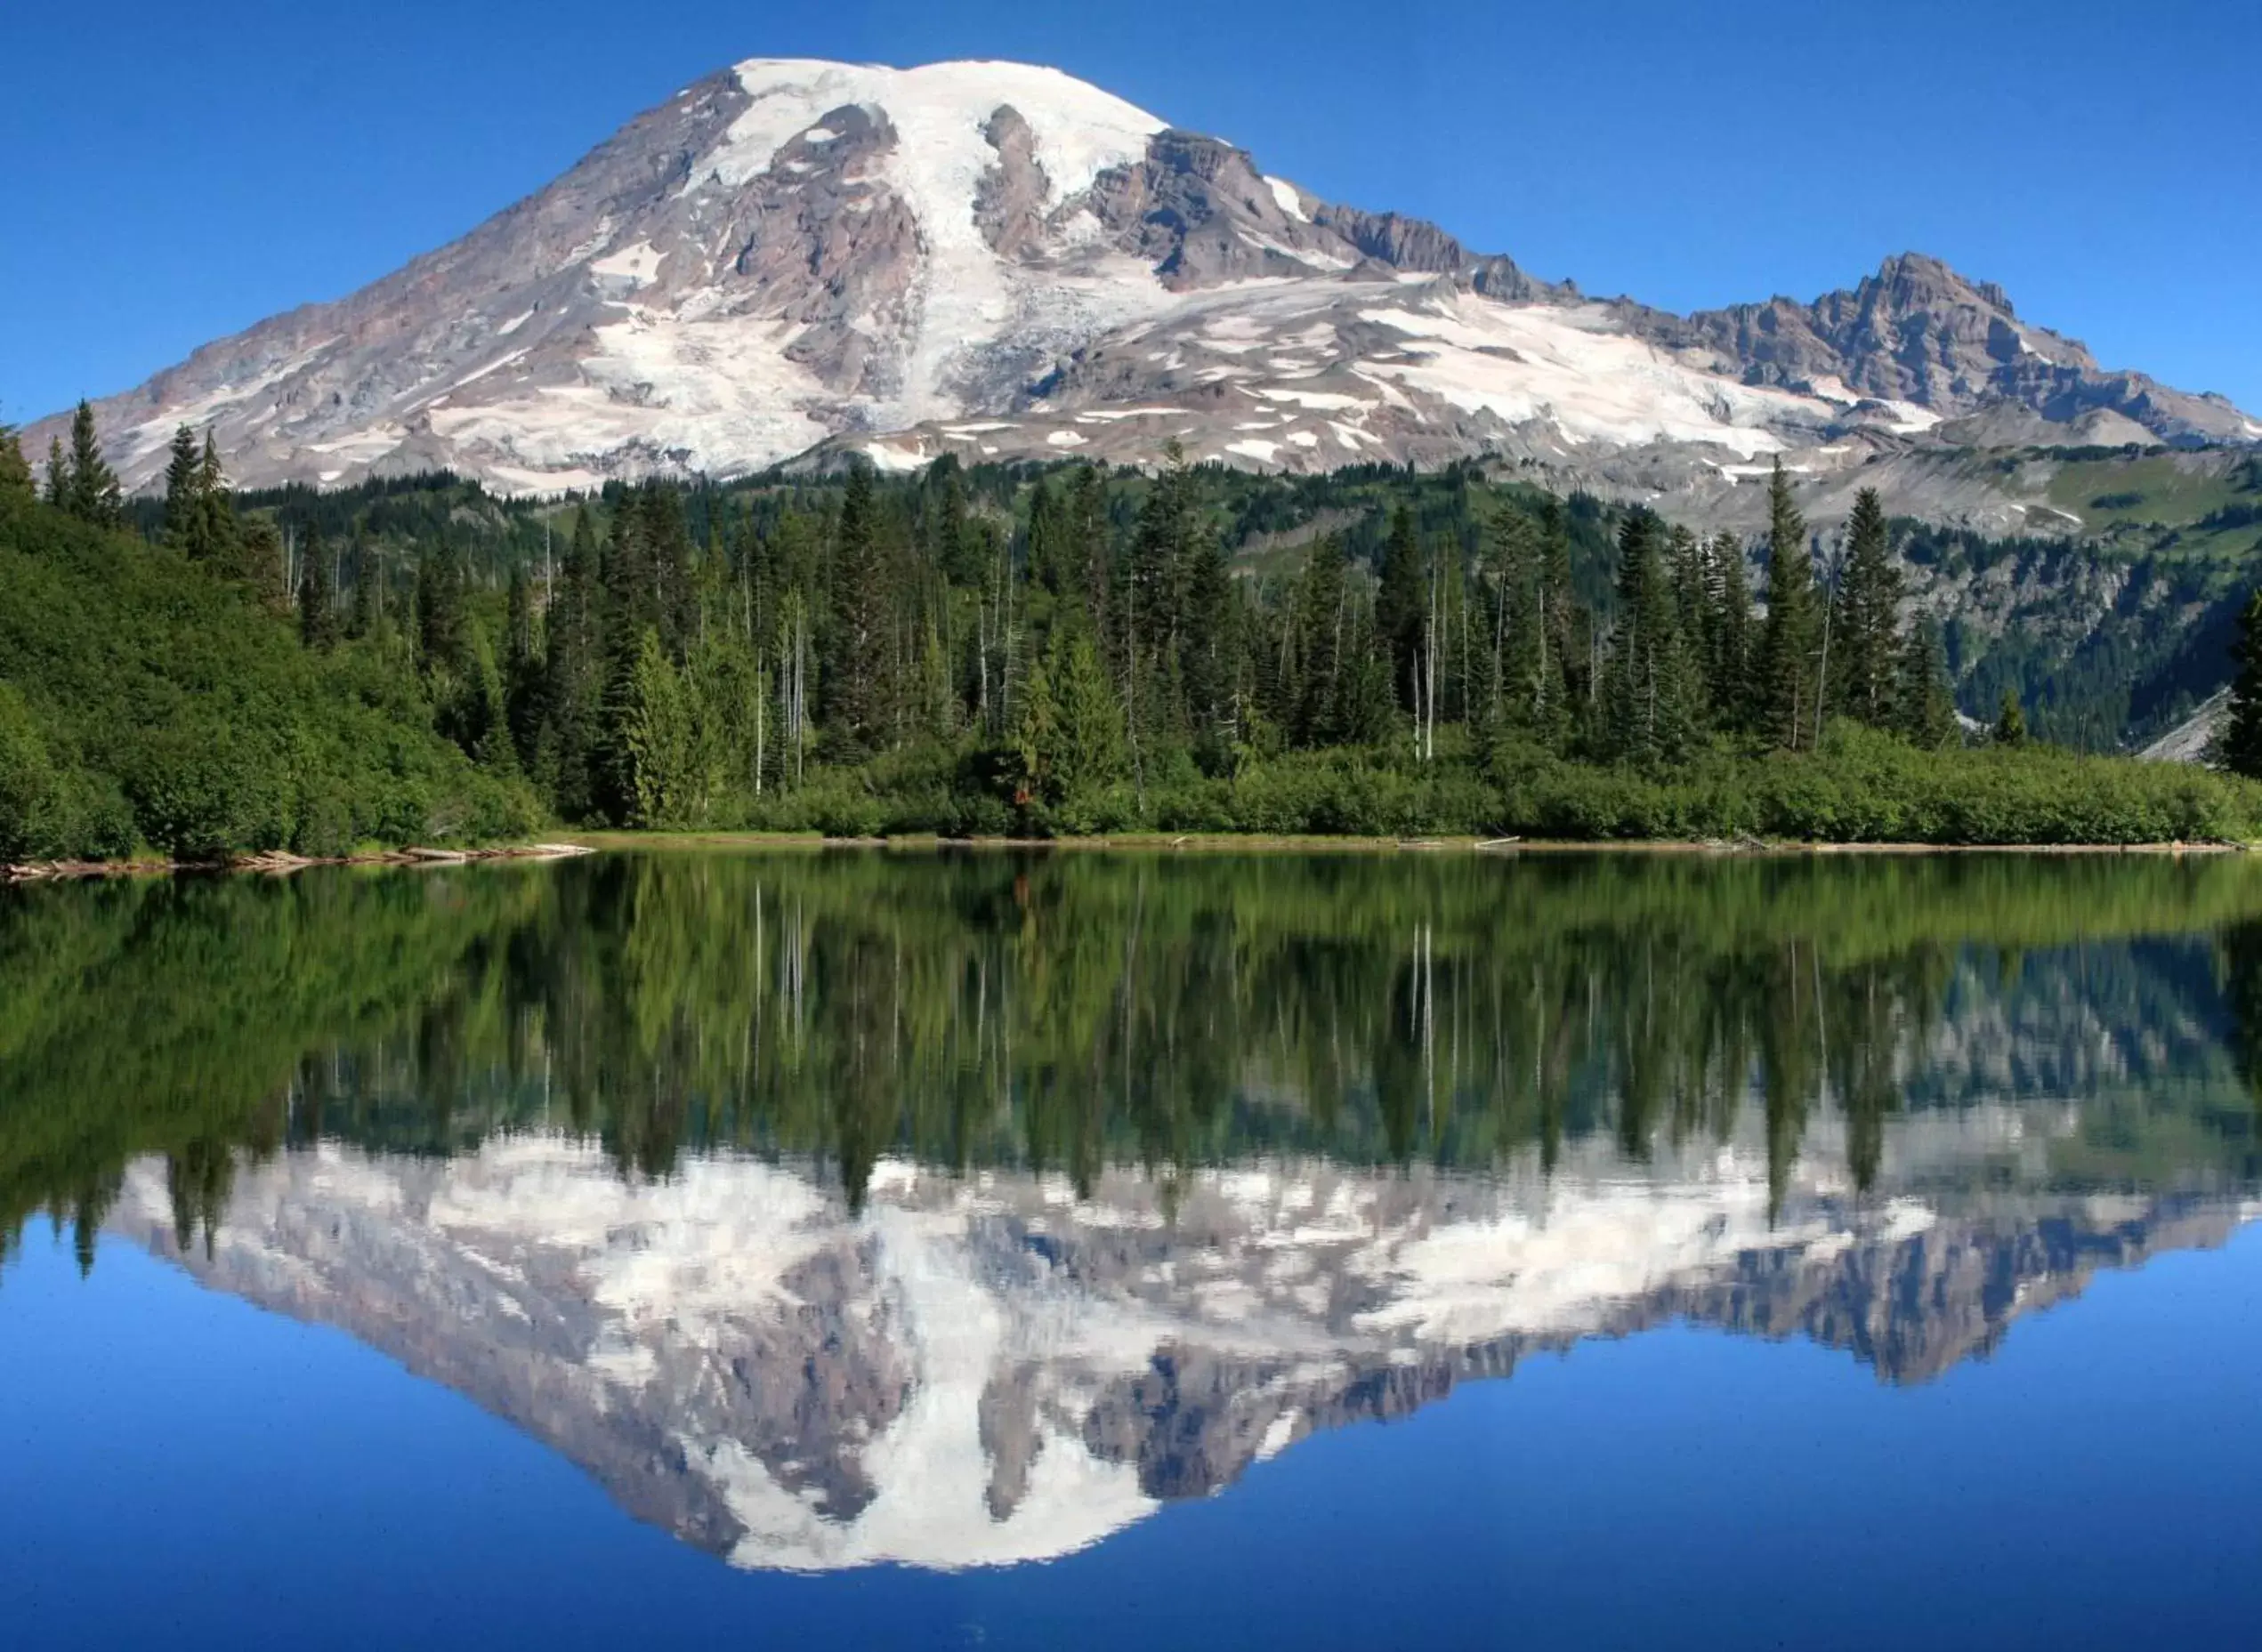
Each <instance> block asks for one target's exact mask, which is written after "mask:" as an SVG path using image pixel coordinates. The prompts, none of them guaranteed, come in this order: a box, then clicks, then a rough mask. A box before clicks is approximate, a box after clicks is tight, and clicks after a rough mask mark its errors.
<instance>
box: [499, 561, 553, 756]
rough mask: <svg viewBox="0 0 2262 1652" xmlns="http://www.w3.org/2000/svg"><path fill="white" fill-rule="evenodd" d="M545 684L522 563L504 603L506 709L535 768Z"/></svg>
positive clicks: (514, 737)
mask: <svg viewBox="0 0 2262 1652" xmlns="http://www.w3.org/2000/svg"><path fill="white" fill-rule="evenodd" d="M544 688H545V675H544V671H543V660H542V650H541V644H540V639H539V638H538V637H537V635H536V631H535V618H534V587H533V582H532V581H530V580H529V578H528V577H527V572H526V568H525V566H524V564H522V563H513V564H512V567H511V580H510V584H509V586H508V588H507V591H506V593H505V597H504V602H503V709H504V717H505V721H507V722H508V723H509V725H510V729H511V743H512V745H513V746H514V747H515V748H516V749H517V752H518V754H519V761H520V762H521V764H523V765H527V766H531V765H532V764H533V762H534V757H535V748H536V746H537V744H538V743H539V742H540V739H541V735H542V725H543V722H544V721H545V720H544V717H543V705H542V700H543V689H544Z"/></svg>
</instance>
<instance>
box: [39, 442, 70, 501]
mask: <svg viewBox="0 0 2262 1652" xmlns="http://www.w3.org/2000/svg"><path fill="white" fill-rule="evenodd" d="M39 496H40V497H41V498H42V499H43V500H44V501H45V502H46V503H47V504H50V505H52V506H53V507H54V508H55V509H56V510H58V511H60V510H61V509H62V508H63V507H64V506H65V505H66V504H69V500H70V461H69V460H68V459H66V458H64V457H63V439H62V438H61V437H60V436H50V437H49V438H48V439H47V476H46V479H45V481H44V483H43V484H42V486H41V488H40V494H39Z"/></svg>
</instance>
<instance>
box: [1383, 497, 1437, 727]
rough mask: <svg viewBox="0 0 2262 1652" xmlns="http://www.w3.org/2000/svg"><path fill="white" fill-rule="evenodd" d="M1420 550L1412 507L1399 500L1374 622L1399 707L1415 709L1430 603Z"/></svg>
mask: <svg viewBox="0 0 2262 1652" xmlns="http://www.w3.org/2000/svg"><path fill="white" fill-rule="evenodd" d="M1377 577H1378V579H1379V581H1380V584H1379V586H1378V588H1377V591H1376V593H1375V625H1376V628H1377V630H1378V631H1379V632H1380V633H1382V637H1383V640H1384V641H1385V643H1386V644H1387V646H1388V647H1389V649H1390V660H1389V665H1390V673H1391V681H1392V684H1393V686H1394V691H1395V692H1396V694H1397V696H1398V704H1399V707H1400V709H1402V710H1404V711H1409V712H1410V711H1412V710H1414V709H1415V707H1416V705H1417V704H1418V700H1419V697H1420V694H1421V685H1420V682H1419V681H1418V670H1419V666H1420V662H1421V656H1422V630H1423V625H1424V623H1425V621H1426V617H1427V614H1428V607H1429V569H1428V568H1427V567H1426V558H1425V557H1424V556H1423V555H1422V544H1421V538H1420V536H1419V535H1418V534H1417V533H1416V532H1415V530H1414V516H1413V512H1410V511H1409V510H1408V509H1407V508H1406V507H1405V506H1404V505H1400V506H1399V507H1398V509H1397V510H1396V511H1394V512H1392V514H1391V519H1390V536H1389V537H1388V538H1387V539H1385V541H1384V542H1383V548H1382V567H1381V568H1380V569H1379V570H1378V573H1377Z"/></svg>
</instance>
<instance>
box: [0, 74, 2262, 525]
mask: <svg viewBox="0 0 2262 1652" xmlns="http://www.w3.org/2000/svg"><path fill="white" fill-rule="evenodd" d="M97 415H98V419H99V421H100V423H101V429H102V431H103V433H104V436H105V439H106V441H107V442H108V444H109V447H110V448H111V450H112V454H113V457H114V461H115V462H116V463H117V466H118V468H119V470H120V471H121V472H122V474H123V475H124V476H125V479H126V480H127V482H128V484H129V485H130V486H134V487H149V486H150V485H152V484H153V483H154V482H155V481H156V479H158V477H159V475H160V474H161V472H162V469H163V463H164V457H165V450H166V443H167V441H168V440H169V439H170V438H171V436H172V433H173V431H174V427H175V425H176V424H178V423H189V424H191V425H195V426H209V427H211V428H212V430H213V431H214V434H215V436H216V439H217V440H218V442H219V445H220V447H221V449H222V454H223V455H224V456H225V458H226V461H227V463H228V465H229V468H230V472H231V474H232V475H233V476H234V478H235V479H237V480H238V481H239V482H241V483H246V484H251V485H266V484H271V483H275V482H279V481H282V480H286V479H292V480H302V481H311V482H319V483H332V482H343V481H349V480H353V479H359V478H361V477H364V476H367V475H370V474H399V473H403V472H408V471H417V470H423V469H428V468H432V467H439V466H445V467H448V468H452V469H455V470H457V471H464V472H465V473H469V474H473V475H477V476H479V477H480V478H481V479H484V480H485V481H487V482H488V483H489V484H490V485H492V486H494V487H496V488H501V489H504V490H513V491H548V490H558V489H563V488H586V487H590V486H593V485H594V484H596V483H598V482H600V481H602V480H603V479H606V478H609V477H616V476H636V475H641V474H645V473H650V472H654V471H661V472H692V471H699V472H706V473H707V474H711V475H717V476H728V475H733V474H739V473H743V472H746V471H754V470H758V469H761V468H763V467H765V466H768V465H771V464H773V463H779V462H781V461H785V460H788V459H792V458H794V457H796V455H804V454H810V453H812V450H813V451H814V452H815V453H816V454H817V455H819V456H820V457H821V456H823V455H829V454H837V453H839V452H842V451H860V452H863V453H865V454H867V455H869V456H870V457H872V458H873V459H875V460H876V461H877V462H879V463H883V464H889V465H898V466H909V465H913V464H917V463H924V462H925V461H927V460H929V459H931V458H933V457H935V456H937V455H940V454H941V453H944V452H955V453H958V454H960V455H963V456H965V457H966V458H969V459H973V458H981V457H986V456H1005V455H1032V454H1033V455H1047V456H1060V455H1066V454H1073V453H1079V452H1080V453H1087V454H1091V455H1099V456H1104V457H1108V458H1113V459H1122V460H1136V461H1141V462H1144V461H1149V460H1151V458H1152V457H1153V456H1154V455H1155V453H1156V452H1157V450H1158V449H1159V447H1160V446H1161V445H1162V444H1163V443H1164V442H1165V441H1167V440H1169V439H1177V440H1180V441H1181V442H1183V443H1184V445H1185V447H1187V449H1188V451H1189V452H1191V453H1192V454H1193V455H1195V456H1197V457H1204V458H1217V459H1223V460H1225V461H1227V462H1229V463H1236V464H1241V465H1248V466H1258V467H1276V468H1290V469H1299V470H1316V469H1325V468H1329V467H1331V466H1334V465H1337V464H1341V463H1347V462H1353V461H1362V460H1377V459H1386V460H1390V461H1392V462H1405V461H1414V462H1417V463H1438V462H1441V461H1443V460H1447V459H1451V458H1457V457H1460V456H1463V455H1470V454H1474V453H1479V452H1488V451H1489V452H1494V453H1498V454H1500V455H1505V456H1506V457H1507V458H1508V459H1510V460H1512V461H1527V462H1530V463H1533V464H1538V465H1542V466H1546V467H1549V468H1551V469H1552V470H1555V471H1560V472H1561V473H1562V475H1563V478H1564V479H1569V480H1572V481H1600V482H1603V483H1606V484H1609V485H1611V486H1613V487H1614V488H1618V489H1619V490H1620V491H1633V492H1639V491H1642V490H1643V489H1644V488H1648V487H1651V486H1652V485H1653V482H1654V479H1656V478H1657V477H1658V476H1660V474H1678V473H1686V474H1688V475H1691V476H1693V477H1695V478H1696V479H1709V480H1710V482H1711V483H1712V484H1713V485H1715V486H1716V487H1721V488H1732V487H1733V484H1734V483H1735V482H1736V481H1738V480H1739V479H1742V478H1741V474H1740V468H1739V467H1740V466H1748V465H1749V463H1752V462H1754V461H1755V460H1760V459H1765V458H1766V457H1767V456H1769V455H1774V454H1777V453H1781V452H1784V451H1791V452H1794V453H1797V454H1798V455H1802V456H1803V458H1804V460H1805V462H1806V466H1807V468H1809V469H1814V470H1822V471H1844V472H1846V473H1847V474H1849V475H1850V474H1852V473H1854V472H1855V471H1859V470H1860V468H1861V467H1862V464H1863V463H1865V462H1866V461H1868V460H1870V458H1872V457H1876V456H1879V455H1882V456H1884V457H1886V458H1888V459H1889V458H1892V457H1894V456H1895V455H1901V454H1903V453H1905V452H1907V451H1908V450H1910V449H1911V447H1922V446H1924V444H1925V443H1926V442H1927V441H1931V440H1936V439H1937V438H1935V437H1933V436H1931V435H1929V434H1928V433H1929V432H1932V431H1935V427H1938V426H1939V425H1940V424H1941V422H1942V421H1943V420H1971V419H1980V420H1988V419H1995V420H1998V421H1999V420H2000V419H2002V418H2004V417H2006V416H2008V417H2011V418H2012V419H2013V420H2014V422H2015V423H2018V424H2019V426H2020V428H2021V429H2022V430H2026V431H2030V432H2031V430H2032V428H2040V429H2041V430H2043V431H2046V432H2047V431H2065V432H2068V433H2070V435H2071V439H2075V440H2087V439H2095V438H2096V432H2097V430H2098V428H2099V426H2098V425H2097V421H2100V420H2104V421H2107V422H2108V424H2107V426H2106V427H2105V428H2108V429H2109V430H2111V431H2126V430H2138V431H2142V432H2144V433H2145V434H2146V435H2147V436H2150V437H2171V438H2182V437H2210V438H2229V439H2243V438H2247V437H2262V426H2258V425H2256V424H2255V423H2253V422H2252V421H2250V420H2248V419H2247V418H2246V417H2245V415H2242V414H2241V413H2239V412H2238V411H2237V410H2236V409H2234V408H2232V407H2229V406H2228V405H2227V404H2226V403H2223V402H2221V401H2220V400H2219V399H2209V398H2201V397H2193V396H2187V395H2184V394H2183V393H2181V392H2178V391H2171V390H2168V389H2166V388H2165V387H2163V386H2161V385H2158V384H2155V383H2152V382H2151V381H2150V380H2147V379H2145V378H2144V377H2143V376H2142V375H2134V374H2114V373H2105V372H2102V371H2100V370H2099V369H2098V368H2097V367H2096V364H2095V363H2094V362H2093V361H2092V360H2091V359H2090V358H2089V356H2088V352H2087V351H2084V350H2083V349H2082V348H2081V347H2080V345H2078V344H2074V343H2072V342H2069V341H2067V340H2064V339H2062V338H2060V337H2058V336H2057V335H2056V334H2051V333H2048V332H2047V331H2044V330H2043V329H2040V328H2038V327H2034V326H2030V325H2028V324H2026V323H2024V322H2023V321H2021V320H2019V319H2018V318H2017V317H2016V315H2015V314H2014V313H2013V311H2012V310H2011V306H2010V303H2009V301H2008V299H2007V298H2006V297H2005V296H2004V295H2003V294H2002V293H2001V292H2000V291H1999V289H1997V288H1995V287H1993V286H1989V285H1987V284H1984V283H1973V282H1968V281H1966V280H1964V279H1963V278H1960V277H1959V276H1957V275H1956V274H1955V272H1953V271H1952V270H1948V269H1947V268H1946V267H1945V266H1944V265H1942V264H1940V263H1939V262H1936V261H1934V260H1931V259H1927V258H1922V257H1919V256H1917V255H1914V254H1911V255H1907V256H1903V257H1900V258H1895V259H1891V260H1888V261H1887V262H1886V264H1885V266H1884V267H1883V268H1882V269H1881V270H1879V271H1878V274H1877V275H1876V276H1875V277H1873V278H1870V279H1867V280H1865V281H1863V282H1862V283H1861V285H1860V286H1858V287H1857V288H1855V289H1854V291H1853V292H1850V293H1836V294H1828V295H1826V296H1824V297H1823V298H1822V299H1819V300H1817V301H1816V302H1814V303H1813V304H1806V305H1802V304H1798V303H1795V302H1791V301H1789V300H1787V299H1776V300H1773V301H1771V302H1768V303H1766V304H1761V305H1748V306H1739V307H1737V308H1735V309H1733V310H1721V311H1715V312H1708V313H1706V314H1701V315H1697V316H1693V317H1689V318H1679V317H1674V316H1668V315H1665V314H1663V313H1661V312H1658V311H1654V310H1646V309H1644V308H1642V307H1641V306H1639V305H1636V304H1632V303H1628V302H1617V303H1612V304H1596V303H1592V302H1587V301H1586V300H1584V299H1582V298H1581V297H1580V296H1579V294H1578V293H1577V292H1576V291H1575V289H1573V288H1571V287H1570V286H1568V285H1565V286H1549V285H1547V284H1546V283H1542V282H1539V281H1536V280H1534V279H1532V278H1531V277H1530V276H1528V275H1527V274H1526V273H1525V272H1524V271H1523V270H1520V269H1518V268H1517V267H1516V265H1515V263H1514V262H1512V261H1510V260H1509V259H1507V258H1506V257H1503V256H1498V255H1481V254H1472V253H1471V252H1469V251H1468V250H1467V249H1466V248H1464V247H1463V246H1461V245H1460V244H1459V243H1458V241H1457V240H1456V239H1454V238H1453V237H1451V236H1450V235H1448V234H1447V233H1445V232H1444V231H1443V230H1440V229H1439V228H1437V227H1436V226H1435V225H1434V224H1430V223H1426V222H1421V221H1419V220H1416V219H1410V218H1405V217H1402V216H1400V215H1398V214H1393V213H1386V212H1385V213H1374V212H1368V211H1363V210H1361V209H1358V208H1354V207H1350V206H1343V205H1331V204H1329V203H1327V202H1324V201H1321V200H1320V199H1319V198H1317V197H1313V195H1311V194H1309V193H1308V192H1307V191H1305V190H1304V189H1299V188H1297V186H1295V185H1292V184H1289V183H1288V182H1286V181H1283V180H1280V179H1278V178H1272V177H1268V176H1266V175H1265V174H1264V173H1262V172H1261V171H1260V170H1259V169H1258V168H1257V166H1256V163H1255V162H1254V161H1253V160H1252V159H1251V157H1249V156H1248V154H1246V153H1244V152H1243V151H1241V150H1240V149H1235V148H1233V147H1232V145H1230V144H1226V143H1223V142H1220V141H1217V140H1216V139H1214V138H1208V137H1203V136H1201V135H1200V134H1197V133H1187V132H1182V131H1178V130H1175V129H1172V128H1170V127H1168V126H1167V125H1166V124H1165V123H1164V122H1163V121H1161V120H1159V119H1158V118H1156V117H1153V116H1151V115H1148V114H1146V113H1145V112H1143V111H1142V110H1139V109H1135V108H1133V107H1132V106H1130V105H1129V104H1127V103H1124V102H1123V101H1120V100H1119V99H1116V98H1112V97H1110V96H1109V95H1108V94H1106V93H1103V92H1100V91H1098V90H1097V89H1095V88H1094V87H1091V86H1088V85H1084V84H1083V83H1081V82H1078V81H1075V80H1072V79H1070V77H1067V76H1064V75H1061V74H1059V73H1057V72H1055V71H1053V70H1049V69H1040V68H1028V67H1025V66H1022V65H1016V64H1006V63H942V64H934V65H930V66H928V67H926V68H918V69H910V70H896V69H888V68H871V67H854V66H850V65H844V64H835V63H819V62H790V61H772V60H755V61H750V62H747V63H742V64H740V65H739V66H738V67H737V68H735V69H732V70H730V71H727V72H725V73H723V74H720V75H717V76H715V77H711V78H709V79H707V80H704V81H701V82H700V83H699V84H698V85H694V86H691V87H690V88H688V89H686V90H685V91H684V92H683V93H680V94H678V95H677V96H676V97H675V99H673V100H671V101H669V102H668V103H666V105H664V106H662V107H661V108H659V109H654V110H652V111H650V112H649V113H647V114H645V115H642V116H640V117H638V118H637V119H635V120H634V121H633V122H631V123H630V124H629V125H627V126H626V127H625V128H623V129H622V131H621V132H620V133H618V134H617V135H615V136H614V137H613V138H611V139H610V140H608V141H606V142H605V143H604V144H602V145H601V146H600V147H599V148H598V149H596V150H594V152H592V153H591V154H590V155H589V156H588V157H586V159H584V160H583V161H581V162H580V163H579V164H578V165H576V166H575V167H574V168H573V169H572V170H571V171H570V172H569V173H566V174H565V175H564V176H563V177H561V179H559V180H558V181H557V182H555V183H554V184H553V185H551V186H550V187H549V188H547V189H544V190H542V191H540V192H539V193H538V194H537V195H534V196H532V197H529V198H528V199H527V200H524V201H521V202H520V203H519V204H518V205H514V206H513V207H510V208H509V209H507V210H506V211H505V212H503V213H501V214H497V216H496V217H495V218H493V219H491V220H489V222H487V223H485V224H482V225H481V226H480V227H479V228H478V229H477V230H473V231H472V233H471V234H469V235H467V236H465V238H463V239H461V240H459V241H457V242H456V243H454V244H452V245H451V246H446V247H443V248H441V249H440V250H439V251H437V252H434V253H432V254H426V255H425V256H424V257H421V258H418V259H416V260H415V261H414V262H411V263H409V264H408V266H407V267H406V268H404V269H403V270H400V272H398V273H397V274H395V275H392V276H389V277H387V278H384V279H383V280H381V281H378V282H376V283H375V284H374V285H372V286H368V287H366V288H364V289H362V290H361V291H359V292H358V293H355V294H351V296H349V297H347V298H344V299H342V300H339V301H337V302H332V303H324V304H313V305H309V306H306V307H305V308H303V309H300V310H293V311H291V312H290V313H289V314H287V315H284V316H279V317H277V318H273V319H272V320H270V321H266V322H263V323H261V324H260V325H259V326H255V327H253V328H251V329H250V330H249V331H247V332H246V333H243V334H238V335H237V336H236V337H234V338H231V339H227V340H222V341H221V342H217V343H214V344H212V345H208V346H206V348H205V349H203V350H200V351H198V352H197V353H196V354H195V355H193V356H191V357H190V359H189V360H187V361H186V362H184V363H182V365H181V366H179V367H174V368H172V369H169V370H168V371H166V372H165V373H163V374H160V375H158V376H157V377H156V378H154V379H152V380H151V381H150V382H149V383H148V384H146V385H144V386H142V387H141V389H139V390H137V391H133V392H130V393H129V394H126V395H123V396H118V397H114V398H111V399H109V400H107V401H104V402H102V403H100V404H98V407H97ZM2084 421H2088V422H2089V423H2088V424H2087V425H2084V423H2083V422H2084ZM49 433H50V431H49V428H48V426H47V425H46V424H44V423H43V424H41V425H36V426H34V427H33V428H32V429H31V430H30V431H28V432H27V438H28V441H27V449H28V451H31V452H35V453H36V452H38V451H40V450H41V449H42V448H43V447H44V444H45V441H46V439H47V436H48V435H49ZM1967 435H1968V432H1966V435H1965V436H1959V437H1957V438H1956V439H1958V440H1963V439H1967ZM2016 439H2020V440H2026V439H2033V438H2032V435H2031V433H2030V434H2026V435H2021V436H2019V437H2018V438H2016Z"/></svg>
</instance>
